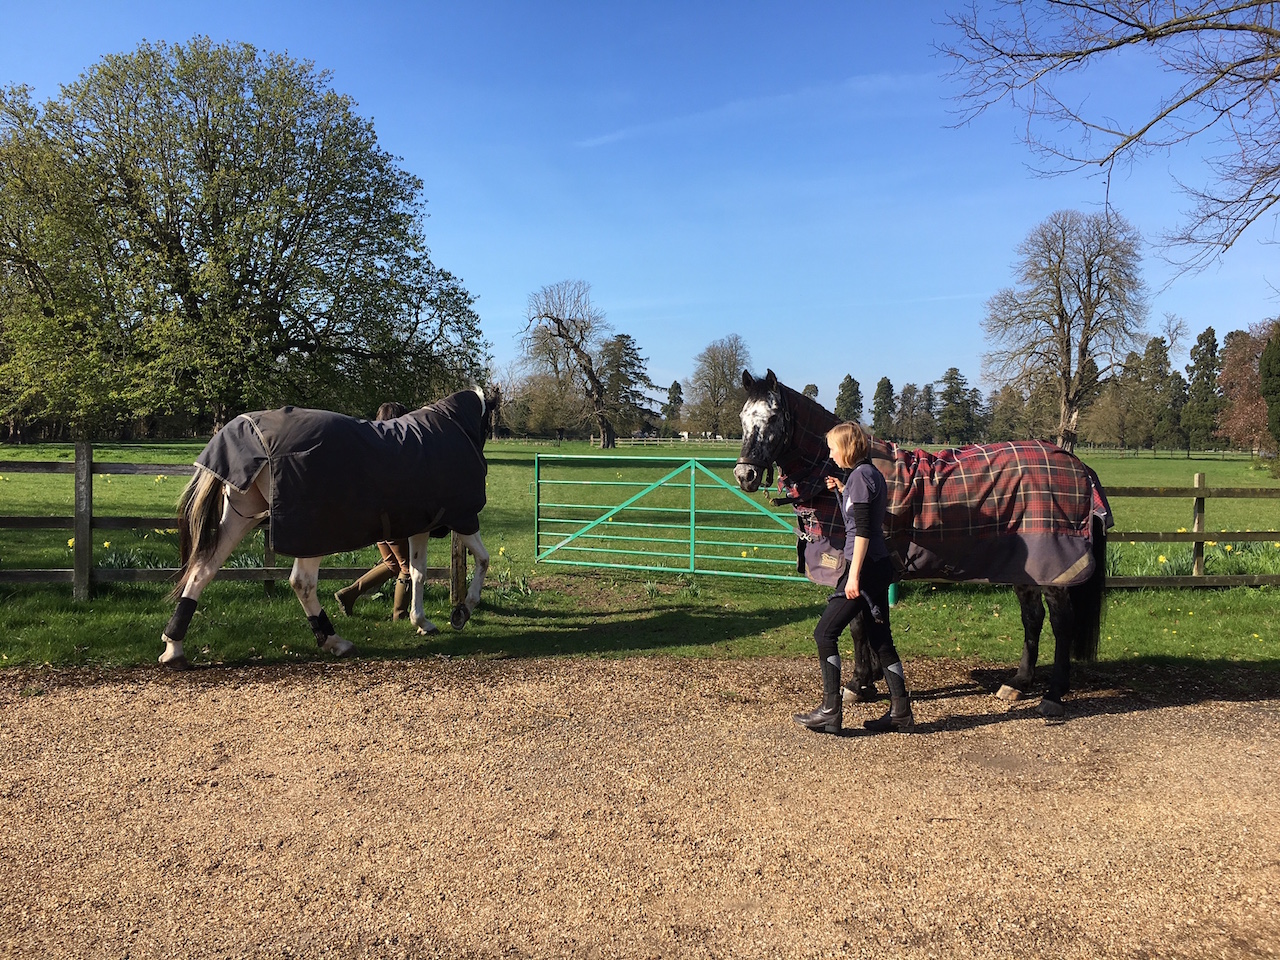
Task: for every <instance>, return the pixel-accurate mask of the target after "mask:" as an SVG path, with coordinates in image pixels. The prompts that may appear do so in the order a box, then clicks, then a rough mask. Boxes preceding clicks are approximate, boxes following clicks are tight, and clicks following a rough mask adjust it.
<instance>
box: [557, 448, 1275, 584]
mask: <svg viewBox="0 0 1280 960" xmlns="http://www.w3.org/2000/svg"><path fill="white" fill-rule="evenodd" d="M734 463H736V460H735V459H731V458H728V457H725V458H718V457H717V458H705V457H704V458H692V459H690V458H684V457H674V456H665V457H664V456H618V457H613V456H608V455H605V454H587V455H578V456H574V455H545V454H539V455H538V456H537V457H536V458H535V461H534V493H535V504H536V505H535V516H534V537H535V542H536V551H535V553H536V558H537V562H539V563H554V564H569V565H576V566H583V567H594V568H603V569H619V570H635V571H654V572H668V573H690V574H692V573H699V574H713V575H718V576H736V577H755V578H759V579H770V580H792V581H800V582H804V581H805V578H804V577H803V576H802V575H800V574H799V573H798V572H797V571H796V529H795V517H794V514H793V512H792V511H791V509H790V508H789V507H783V508H780V509H770V508H769V507H766V506H764V505H762V504H761V503H760V502H758V501H757V500H755V499H753V498H751V497H749V496H747V495H746V494H744V493H742V491H741V490H739V489H738V486H737V482H736V481H735V480H734V479H733V477H732V468H733V464H734ZM1106 492H1107V496H1108V498H1109V499H1111V500H1113V501H1115V500H1120V499H1123V498H1126V497H1136V498H1145V497H1153V498H1174V499H1186V500H1188V501H1189V502H1190V504H1191V507H1192V526H1191V529H1190V530H1186V531H1177V532H1173V531H1132V532H1130V531H1122V530H1112V531H1111V532H1109V534H1108V541H1109V542H1110V543H1111V544H1113V545H1114V544H1117V543H1121V542H1132V543H1144V542H1145V543H1190V544H1192V549H1193V572H1192V574H1191V575H1189V576H1111V577H1109V578H1108V583H1109V585H1111V586H1114V587H1122V588H1124V587H1129V588H1132V587H1228V586H1262V585H1280V574H1265V573H1260V574H1212V573H1207V572H1206V570H1205V546H1206V545H1207V544H1212V543H1215V542H1226V543H1248V542H1280V531H1275V530H1233V531H1226V530H1224V531H1217V532H1210V531H1208V529H1207V527H1206V523H1205V504H1206V501H1209V500H1213V499H1240V498H1247V499H1261V500H1280V488H1278V489H1269V488H1254V487H1207V486H1205V484H1204V474H1196V475H1195V477H1194V479H1193V485H1192V486H1190V487H1112V488H1109V489H1108V490H1107V491H1106ZM1113 509H1114V504H1113Z"/></svg>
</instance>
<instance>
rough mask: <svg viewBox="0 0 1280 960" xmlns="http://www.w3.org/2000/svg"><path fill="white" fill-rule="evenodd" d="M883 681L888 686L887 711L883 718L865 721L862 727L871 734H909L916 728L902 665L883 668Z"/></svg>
mask: <svg viewBox="0 0 1280 960" xmlns="http://www.w3.org/2000/svg"><path fill="white" fill-rule="evenodd" d="M884 679H885V682H886V683H887V684H888V685H889V711H888V713H886V714H885V715H884V716H883V717H878V718H877V719H875V720H868V721H866V722H865V723H864V724H863V726H864V727H866V728H867V730H868V731H870V732H871V733H911V732H912V731H913V730H915V728H916V718H915V714H913V713H912V712H911V695H910V694H909V693H907V681H906V678H905V677H904V676H903V673H902V663H901V662H898V663H891V664H889V665H888V666H887V667H885V668H884Z"/></svg>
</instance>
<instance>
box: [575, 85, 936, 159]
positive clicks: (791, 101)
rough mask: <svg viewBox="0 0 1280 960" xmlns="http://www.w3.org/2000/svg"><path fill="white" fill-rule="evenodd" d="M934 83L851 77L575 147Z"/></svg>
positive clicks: (874, 97)
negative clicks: (838, 81)
mask: <svg viewBox="0 0 1280 960" xmlns="http://www.w3.org/2000/svg"><path fill="white" fill-rule="evenodd" d="M933 80H934V77H933V76H932V75H929V74H888V73H878V74H867V75H864V76H857V77H850V78H848V79H847V80H843V81H841V82H840V83H836V84H828V85H826V86H819V87H806V88H805V89H803V90H798V91H794V92H791V93H780V94H774V95H772V96H767V97H752V98H747V99H742V100H731V101H729V102H728V103H725V104H722V105H720V106H718V107H713V108H711V109H709V110H700V111H698V112H696V113H688V114H684V115H683V116H679V117H667V118H664V119H662V120H654V121H652V122H650V123H640V124H635V125H633V126H629V127H622V128H620V129H618V130H614V131H612V132H610V133H605V134H601V135H600V136H597V137H589V138H587V139H585V140H579V141H577V143H575V146H578V147H582V148H585V149H590V148H594V147H603V146H607V145H608V144H611V143H618V142H620V141H624V140H642V139H646V138H649V137H654V136H666V135H669V134H672V133H678V132H681V131H686V130H698V129H705V128H708V127H716V126H728V125H734V124H742V123H748V122H751V121H753V120H756V119H757V118H760V117H763V116H769V115H772V114H777V113H780V112H787V113H796V112H800V111H802V110H805V109H809V108H812V107H825V108H830V107H831V106H835V105H852V104H858V103H875V102H879V101H880V100H882V99H884V98H885V97H887V96H890V95H895V94H899V93H903V92H906V91H913V90H917V89H919V88H920V87H921V86H922V85H923V84H925V83H931V82H933Z"/></svg>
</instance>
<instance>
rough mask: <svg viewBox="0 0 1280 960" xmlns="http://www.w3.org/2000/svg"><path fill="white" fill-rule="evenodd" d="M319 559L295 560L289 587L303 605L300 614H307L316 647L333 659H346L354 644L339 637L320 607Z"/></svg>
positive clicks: (303, 558)
mask: <svg viewBox="0 0 1280 960" xmlns="http://www.w3.org/2000/svg"><path fill="white" fill-rule="evenodd" d="M320 560H321V558H320V557H298V559H296V560H294V561H293V570H291V571H290V572H289V586H291V587H293V592H294V593H295V594H297V596H298V602H299V603H300V604H302V612H303V613H305V614H306V615H307V624H308V625H309V626H310V627H311V632H312V633H313V634H315V638H316V646H318V647H319V648H320V649H321V650H324V651H325V652H327V653H332V654H333V655H334V656H336V657H345V656H346V655H347V654H349V653H350V652H351V651H352V650H353V649H354V648H355V645H354V644H353V643H351V641H350V640H344V639H343V638H342V637H340V636H339V635H338V631H337V630H335V629H334V627H333V624H332V623H330V622H329V615H328V614H327V613H325V612H324V607H322V606H320V597H319V596H318V594H317V590H316V588H317V586H318V584H319V583H320Z"/></svg>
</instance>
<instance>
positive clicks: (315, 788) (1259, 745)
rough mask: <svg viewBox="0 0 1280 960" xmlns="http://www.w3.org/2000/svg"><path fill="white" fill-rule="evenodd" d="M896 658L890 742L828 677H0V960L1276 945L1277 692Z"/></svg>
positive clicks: (595, 671)
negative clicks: (1072, 684)
mask: <svg viewBox="0 0 1280 960" xmlns="http://www.w3.org/2000/svg"><path fill="white" fill-rule="evenodd" d="M908 668H909V680H910V682H911V684H912V686H913V688H914V691H915V693H916V695H917V701H916V713H917V719H918V721H919V728H918V732H917V733H916V734H914V735H910V736H905V735H882V736H878V737H873V736H864V735H859V734H855V733H853V732H852V731H848V733H849V735H847V736H843V737H831V736H823V735H819V734H813V733H809V732H808V731H805V730H803V729H801V728H800V727H798V726H797V725H795V724H794V723H793V722H792V721H791V714H792V713H793V712H794V711H796V710H799V709H801V708H804V709H808V708H810V707H812V706H813V704H814V703H815V702H816V700H817V699H818V690H817V685H818V676H817V672H818V671H817V665H816V662H815V661H812V660H803V661H801V660H790V659H788V660H756V661H747V662H732V663H721V662H709V661H689V660H672V659H627V660H610V659H574V660H506V661H496V662H475V661H457V660H455V661H450V660H443V659H440V660H429V659H428V660H420V661H413V662H397V663H365V662H360V661H355V662H343V663H332V664H309V665H303V666H299V667H290V668H278V669H265V668H264V669H221V668H215V669H207V670H197V671H193V672H191V673H187V674H167V673H164V672H161V671H159V670H138V671H126V672H108V673H101V672H84V671H77V672H30V671H26V672H16V671H6V672H0V717H2V718H3V728H2V729H0V813H2V814H3V821H2V827H0V955H3V956H21V957H41V958H44V957H62V956H68V957H94V958H97V957H112V958H116V957H133V958H137V957H157V958H159V957H163V958H186V957H200V958H203V957H342V958H364V957H415V958H416V957H437V956H439V957H573V958H576V957H583V958H588V957H734V958H739V957H770V958H773V957H780V958H786V957H837V956H838V957H875V958H898V957H903V958H914V957H1010V956H1027V957H1055V958H1096V957H1135V958H1137V957H1144V958H1145V957H1161V958H1164V957H1274V956H1277V955H1278V954H1280V751H1278V750H1277V733H1278V732H1280V705H1278V701H1277V700H1276V699H1275V698H1274V697H1273V696H1270V695H1265V696H1264V695H1259V696H1256V697H1250V696H1239V697H1235V698H1232V699H1224V698H1222V697H1220V696H1213V695H1195V694H1193V693H1192V694H1189V693H1188V689H1189V688H1186V687H1182V688H1179V689H1178V690H1177V691H1175V692H1173V693H1171V694H1170V695H1168V696H1165V695H1162V694H1160V693H1159V692H1158V691H1157V692H1156V693H1151V692H1150V691H1149V690H1148V691H1147V692H1144V693H1142V694H1138V693H1135V692H1133V689H1130V688H1127V687H1125V686H1121V685H1117V684H1116V681H1115V674H1114V673H1112V674H1107V676H1108V677H1110V679H1108V680H1103V681H1098V680H1097V679H1096V677H1095V680H1094V681H1093V682H1088V681H1087V680H1086V682H1085V684H1084V686H1085V689H1083V690H1082V691H1080V692H1078V693H1077V694H1076V695H1075V696H1074V698H1073V699H1072V700H1071V701H1070V715H1069V719H1068V720H1067V721H1066V722H1057V723H1049V722H1046V721H1044V720H1042V719H1041V718H1039V717H1038V716H1037V715H1036V714H1035V712H1034V704H1033V703H1015V704H1007V703H1004V702H1003V701H1000V700H997V699H995V698H994V697H992V696H991V695H990V693H989V692H988V688H990V687H991V686H993V684H994V683H996V682H998V680H997V679H996V675H995V674H994V673H991V672H990V671H987V670H985V669H984V668H983V667H982V665H975V664H966V663H959V662H950V661H923V662H920V663H918V664H908ZM880 709H881V708H880V707H879V706H878V705H877V706H850V707H848V708H847V709H846V712H845V722H846V724H847V725H849V726H850V727H853V726H855V725H856V726H857V727H860V726H861V721H862V720H863V719H866V718H867V717H870V716H872V715H874V714H876V713H878V712H879V710H880Z"/></svg>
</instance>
